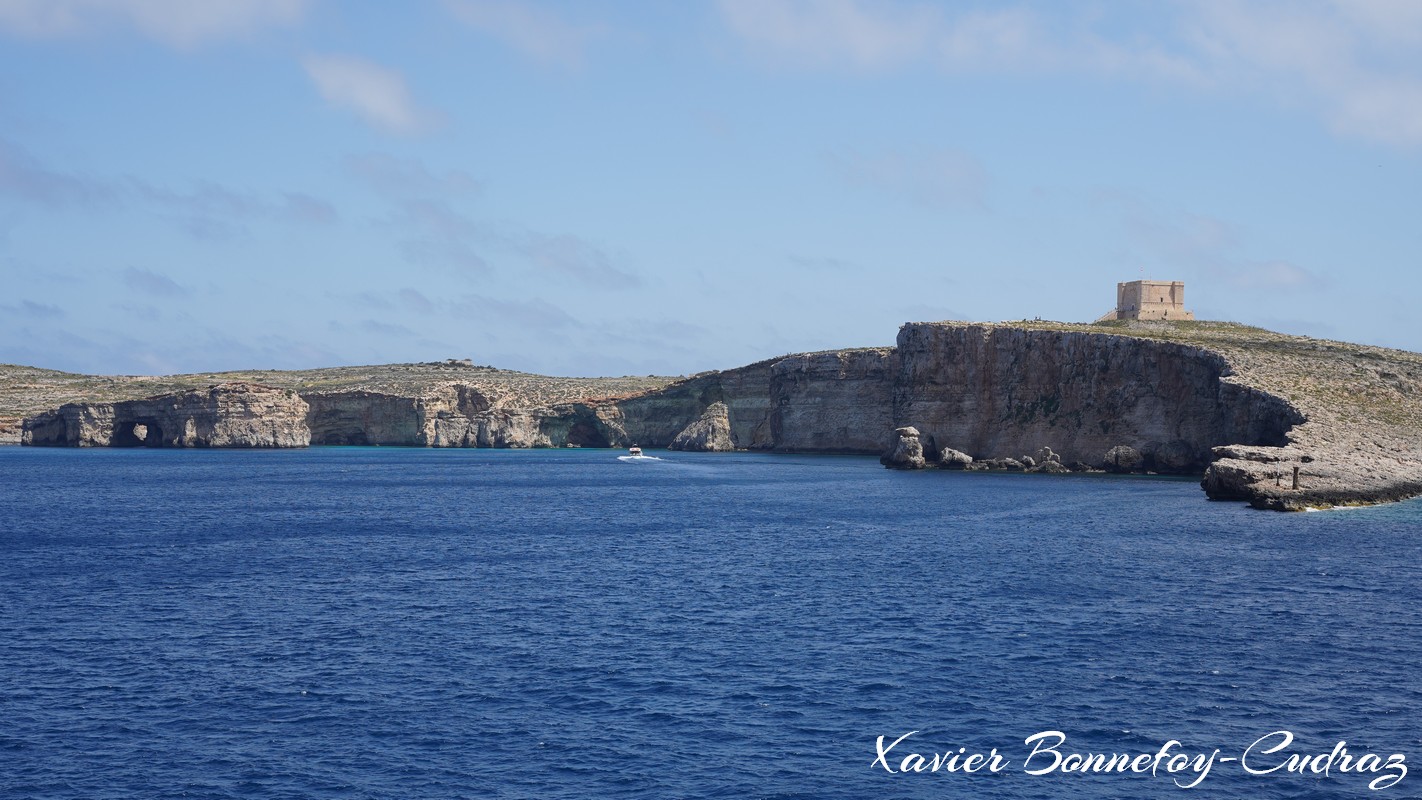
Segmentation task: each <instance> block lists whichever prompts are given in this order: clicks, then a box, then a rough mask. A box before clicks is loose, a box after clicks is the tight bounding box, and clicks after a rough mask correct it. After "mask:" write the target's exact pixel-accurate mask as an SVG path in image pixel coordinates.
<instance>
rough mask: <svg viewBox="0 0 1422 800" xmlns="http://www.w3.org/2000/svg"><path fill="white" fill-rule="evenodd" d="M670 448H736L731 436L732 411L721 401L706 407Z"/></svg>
mask: <svg viewBox="0 0 1422 800" xmlns="http://www.w3.org/2000/svg"><path fill="white" fill-rule="evenodd" d="M667 449H668V450H695V451H701V452H718V453H721V452H726V451H729V450H735V449H736V443H735V441H734V439H733V438H732V437H731V418H730V411H729V409H728V408H727V407H726V404H725V403H724V402H721V401H719V400H718V401H717V402H715V403H712V404H711V405H709V406H707V407H706V410H705V411H704V412H702V414H701V416H700V417H698V418H697V419H696V421H695V422H693V423H691V424H690V425H687V426H686V427H685V428H683V429H682V431H681V433H678V434H677V435H676V438H674V439H672V440H671V444H669V445H667Z"/></svg>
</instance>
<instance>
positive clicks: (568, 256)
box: [520, 233, 641, 289]
mask: <svg viewBox="0 0 1422 800" xmlns="http://www.w3.org/2000/svg"><path fill="white" fill-rule="evenodd" d="M520 249H522V251H523V252H524V253H525V254H526V255H527V256H528V257H529V259H530V260H531V261H532V262H533V264H534V265H535V266H536V267H537V268H538V269H540V270H542V271H544V272H547V273H549V274H550V275H554V276H561V277H565V278H572V279H573V280H576V281H578V282H579V283H582V284H584V285H587V286H592V287H596V288H601V289H624V288H627V287H631V286H636V285H638V284H640V283H641V279H639V278H638V277H637V276H636V275H633V274H632V273H630V272H626V271H624V270H621V269H618V268H617V267H615V266H613V263H612V259H611V258H609V257H608V255H607V253H606V252H604V251H603V249H602V248H600V247H598V246H596V245H594V244H593V243H591V242H588V241H586V240H585V239H581V238H579V237H577V236H573V235H571V234H566V233H565V234H560V235H557V236H545V235H542V234H529V235H528V236H527V237H525V239H524V241H523V242H522V243H521V246H520Z"/></svg>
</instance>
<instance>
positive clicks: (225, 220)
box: [0, 139, 337, 240]
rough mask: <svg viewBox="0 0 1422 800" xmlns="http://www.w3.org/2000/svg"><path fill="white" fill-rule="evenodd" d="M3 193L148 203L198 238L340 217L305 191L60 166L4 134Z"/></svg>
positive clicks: (122, 204) (27, 199)
mask: <svg viewBox="0 0 1422 800" xmlns="http://www.w3.org/2000/svg"><path fill="white" fill-rule="evenodd" d="M0 197H9V198H11V199H13V200H17V201H20V202H21V203H24V204H29V205H37V206H46V207H49V208H73V209H82V210H85V211H99V210H105V209H114V208H118V209H122V208H127V207H136V208H146V209H148V210H150V211H154V212H156V213H158V214H159V215H161V216H163V217H164V218H166V219H169V220H171V221H172V222H173V223H174V224H176V225H177V227H178V228H179V229H181V230H183V231H185V232H186V233H188V234H189V235H191V236H194V237H195V238H199V239H208V240H225V239H232V238H236V237H240V236H242V235H244V234H245V225H246V224H247V223H249V222H252V221H254V220H274V221H280V222H287V223H294V224H298V225H326V224H330V223H332V222H334V221H335V220H336V216H337V215H336V210H335V208H334V207H333V206H332V205H331V204H330V203H329V202H327V201H325V200H323V199H321V198H319V197H315V196H312V195H309V194H306V193H303V192H285V193H283V194H282V195H281V198H280V199H275V198H271V197H264V196H262V195H258V194H253V193H251V192H245V191H239V190H237V189H233V188H231V187H228V186H224V185H222V184H219V183H215V182H213V181H198V182H196V183H195V184H194V185H193V186H192V187H191V188H188V189H182V190H179V189H173V188H171V187H169V186H165V185H163V184H158V183H153V182H152V181H149V180H146V179H143V178H138V177H135V176H132V175H125V176H105V175H89V174H83V173H79V172H67V171H64V170H62V169H56V168H54V167H51V166H49V165H47V164H46V163H44V162H42V161H40V160H39V159H37V158H35V157H33V156H32V155H30V154H29V153H28V152H26V151H24V150H22V149H20V148H18V147H16V146H14V145H10V144H9V143H7V142H5V141H4V140H3V139H0Z"/></svg>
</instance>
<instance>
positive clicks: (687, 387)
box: [616, 348, 894, 453]
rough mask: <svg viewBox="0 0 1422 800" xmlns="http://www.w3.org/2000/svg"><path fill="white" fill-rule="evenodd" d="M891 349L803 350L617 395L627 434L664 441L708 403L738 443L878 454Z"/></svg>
mask: <svg viewBox="0 0 1422 800" xmlns="http://www.w3.org/2000/svg"><path fill="white" fill-rule="evenodd" d="M892 364H893V351H892V350H891V349H890V348H873V349H866V350H839V351H829V352H823V353H805V354H800V355H792V356H786V357H784V358H780V359H774V360H771V361H762V362H759V363H756V364H751V365H750V366H747V367H741V368H740V369H732V370H726V371H725V372H710V373H705V374H702V375H696V376H693V377H691V378H689V379H687V380H685V381H680V382H678V383H674V384H672V385H671V386H668V387H667V388H665V389H662V390H660V391H655V392H649V393H647V394H645V395H642V396H640V397H634V398H630V399H628V400H622V401H618V402H617V403H616V405H617V407H618V409H619V410H620V412H621V418H622V425H623V430H625V432H626V434H627V436H628V437H630V440H631V441H636V442H638V443H640V444H643V445H647V446H649V447H666V446H668V445H670V444H671V443H672V442H673V441H675V440H676V438H677V436H678V435H679V434H681V433H682V432H683V431H684V429H686V428H687V426H689V425H692V424H694V423H696V422H697V421H698V420H699V419H700V418H701V417H702V416H703V415H704V414H706V413H707V410H708V409H710V408H711V407H712V406H713V405H714V404H717V403H721V404H724V405H725V407H726V426H727V427H728V428H729V433H730V443H731V445H732V447H733V448H734V449H738V450H769V451H774V452H797V453H878V452H880V451H881V450H883V448H884V439H885V436H886V434H887V433H888V432H889V431H891V430H892V429H893V427H894V426H893V425H892V424H891V422H892V416H891V406H890V401H891V399H892V396H893V395H892V385H891V380H892V376H893V367H892Z"/></svg>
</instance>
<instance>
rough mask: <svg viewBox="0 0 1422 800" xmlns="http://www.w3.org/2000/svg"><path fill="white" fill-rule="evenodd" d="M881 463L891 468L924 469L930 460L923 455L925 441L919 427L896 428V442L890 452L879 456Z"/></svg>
mask: <svg viewBox="0 0 1422 800" xmlns="http://www.w3.org/2000/svg"><path fill="white" fill-rule="evenodd" d="M879 463H881V464H883V465H884V466H886V467H888V468H889V469H923V468H924V467H926V466H928V460H927V459H925V458H924V457H923V442H922V441H920V439H919V432H918V429H917V428H914V427H912V426H907V427H903V428H897V429H895V430H894V443H893V446H891V447H890V448H889V452H887V453H885V454H884V455H882V456H880V457H879Z"/></svg>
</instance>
